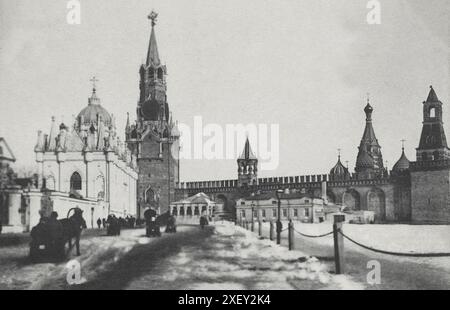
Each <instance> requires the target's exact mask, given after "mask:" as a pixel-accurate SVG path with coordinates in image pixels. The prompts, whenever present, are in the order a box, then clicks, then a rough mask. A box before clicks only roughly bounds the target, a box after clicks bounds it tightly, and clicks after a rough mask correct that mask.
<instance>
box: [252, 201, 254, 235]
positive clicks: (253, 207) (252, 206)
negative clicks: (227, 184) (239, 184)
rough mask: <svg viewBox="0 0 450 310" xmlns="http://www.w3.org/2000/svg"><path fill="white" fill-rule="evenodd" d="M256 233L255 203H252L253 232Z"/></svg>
mask: <svg viewBox="0 0 450 310" xmlns="http://www.w3.org/2000/svg"><path fill="white" fill-rule="evenodd" d="M254 231H255V203H254V202H253V201H252V232H254Z"/></svg>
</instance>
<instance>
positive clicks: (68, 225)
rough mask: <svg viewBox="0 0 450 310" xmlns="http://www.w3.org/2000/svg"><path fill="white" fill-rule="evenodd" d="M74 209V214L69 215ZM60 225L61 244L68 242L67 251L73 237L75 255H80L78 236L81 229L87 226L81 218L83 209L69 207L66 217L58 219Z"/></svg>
mask: <svg viewBox="0 0 450 310" xmlns="http://www.w3.org/2000/svg"><path fill="white" fill-rule="evenodd" d="M72 210H73V211H74V214H73V215H72V216H70V217H69V215H70V212H71V211H72ZM59 222H60V223H61V225H62V234H63V235H62V239H63V240H62V242H63V246H64V245H65V244H66V242H68V243H69V251H70V250H71V249H72V239H73V238H75V246H76V249H77V256H80V255H81V254H80V236H81V231H82V230H83V229H84V228H87V226H86V221H85V220H84V218H83V210H81V209H80V208H78V207H76V208H71V209H70V210H69V211H68V212H67V218H65V219H61V220H59Z"/></svg>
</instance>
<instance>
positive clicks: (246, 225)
mask: <svg viewBox="0 0 450 310" xmlns="http://www.w3.org/2000/svg"><path fill="white" fill-rule="evenodd" d="M245 229H247V230H248V221H247V220H245Z"/></svg>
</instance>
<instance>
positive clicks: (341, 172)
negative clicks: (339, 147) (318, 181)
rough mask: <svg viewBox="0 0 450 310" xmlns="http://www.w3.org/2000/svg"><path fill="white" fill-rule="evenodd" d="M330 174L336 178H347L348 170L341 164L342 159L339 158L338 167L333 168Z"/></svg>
mask: <svg viewBox="0 0 450 310" xmlns="http://www.w3.org/2000/svg"><path fill="white" fill-rule="evenodd" d="M330 174H331V175H334V176H345V175H346V174H347V168H345V167H344V165H343V164H342V163H341V157H339V159H338V162H337V163H336V165H335V166H334V167H333V168H331V170H330Z"/></svg>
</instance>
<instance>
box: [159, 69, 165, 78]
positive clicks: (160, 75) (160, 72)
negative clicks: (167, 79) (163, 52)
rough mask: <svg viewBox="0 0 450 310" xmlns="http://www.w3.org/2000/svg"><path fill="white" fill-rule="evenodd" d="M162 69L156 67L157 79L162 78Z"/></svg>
mask: <svg viewBox="0 0 450 310" xmlns="http://www.w3.org/2000/svg"><path fill="white" fill-rule="evenodd" d="M163 74H164V72H163V70H162V69H161V68H159V69H158V79H160V80H162V79H163Z"/></svg>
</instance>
